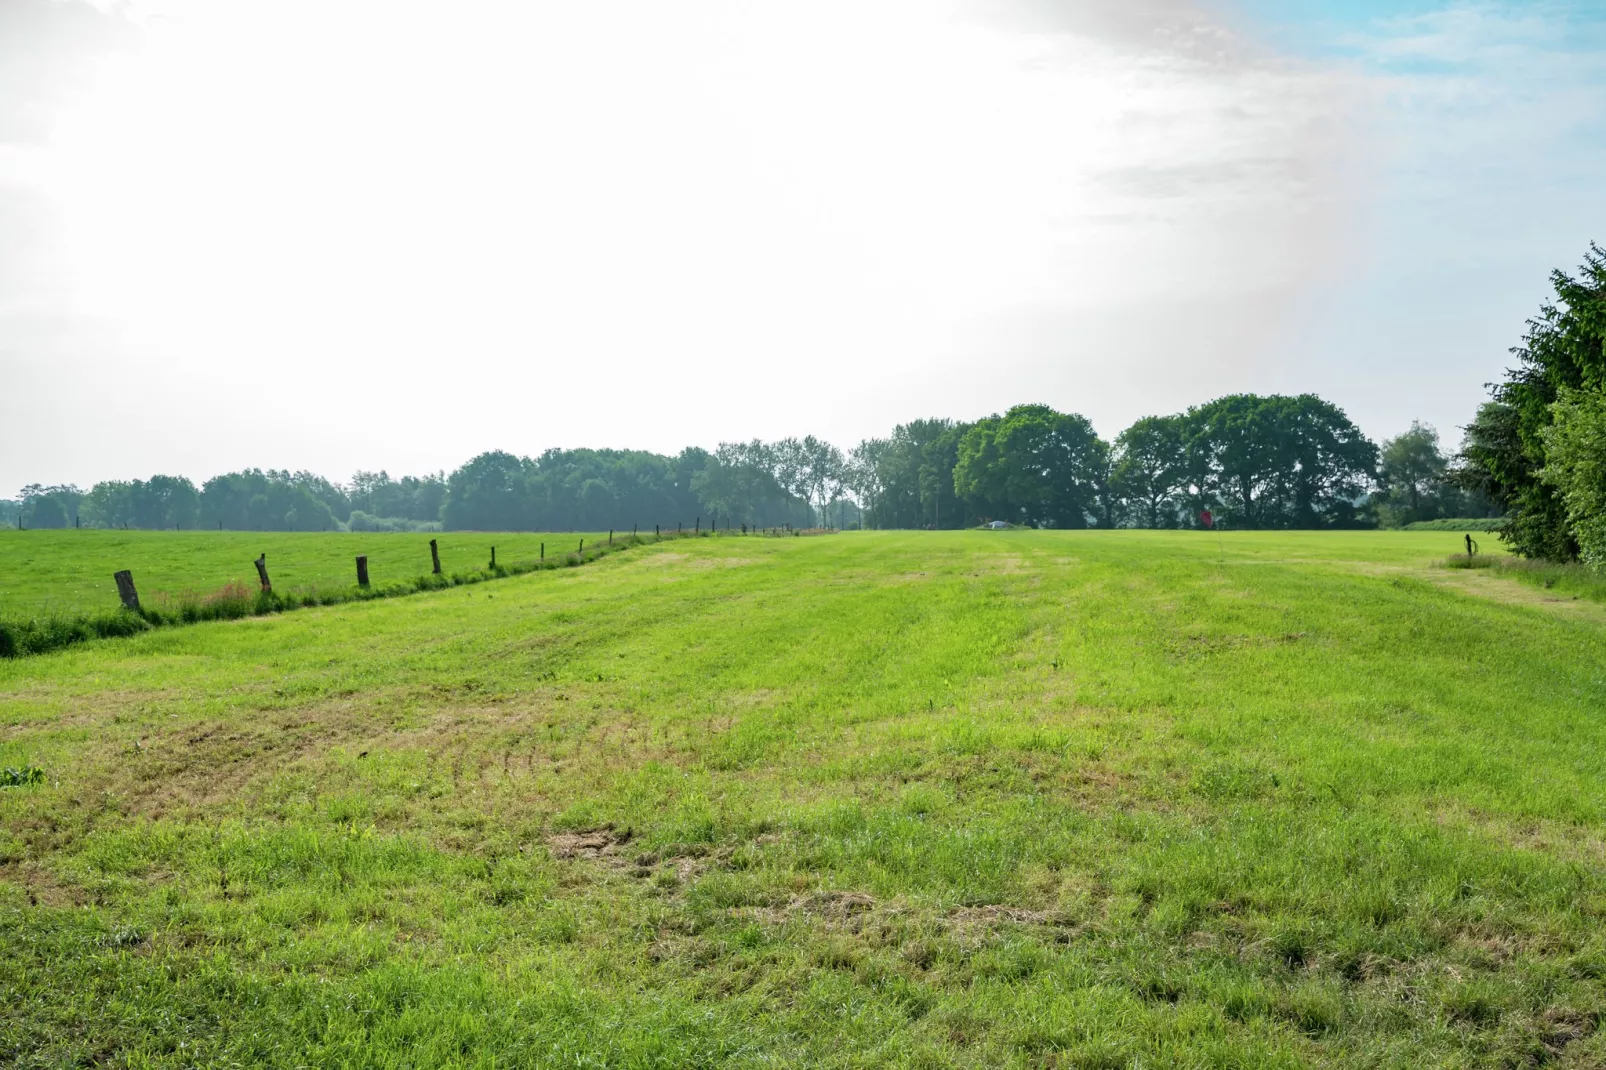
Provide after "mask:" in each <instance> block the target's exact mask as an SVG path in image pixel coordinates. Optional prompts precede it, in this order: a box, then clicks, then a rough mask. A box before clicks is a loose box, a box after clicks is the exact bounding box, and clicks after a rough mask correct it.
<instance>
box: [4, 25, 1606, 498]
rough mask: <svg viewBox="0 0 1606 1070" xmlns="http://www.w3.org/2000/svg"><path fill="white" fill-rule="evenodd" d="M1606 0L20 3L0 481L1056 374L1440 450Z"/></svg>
mask: <svg viewBox="0 0 1606 1070" xmlns="http://www.w3.org/2000/svg"><path fill="white" fill-rule="evenodd" d="M1602 12H1606V5H1602V4H1599V3H1581V4H1565V3H1558V4H1549V3H1473V4H1467V3H1454V4H1442V3H1424V2H1418V0H1401V2H1397V3H1395V2H1384V0H1308V2H1306V3H1298V2H1293V0H1286V2H1285V0H1275V2H1274V0H1217V2H1209V0H1199V2H1197V3H1195V2H1190V0H1080V2H1063V3H1062V2H1056V0H807V2H788V3H780V2H764V0H677V2H674V3H665V2H663V0H603V2H586V3H576V2H569V3H555V2H554V3H544V2H528V0H526V2H512V0H509V2H505V3H496V2H489V0H485V2H481V0H454V2H453V3H450V4H445V3H434V4H424V3H416V4H415V3H405V2H397V0H384V2H381V0H372V2H365V0H271V2H270V0H189V2H186V0H131V2H129V3H122V4H108V3H101V4H98V5H91V4H87V3H81V2H77V0H0V496H4V495H7V494H10V493H13V492H14V490H15V488H16V487H18V486H20V485H22V484H23V483H27V482H44V483H52V482H77V483H79V484H82V485H86V486H87V485H88V484H90V483H92V482H95V481H96V480H99V479H106V478H135V477H140V478H143V477H148V476H149V475H151V474H153V473H156V472H163V473H173V474H185V475H189V476H190V477H192V478H194V479H196V480H197V481H199V480H201V479H204V478H206V477H208V476H210V475H213V474H216V473H217V472H220V471H226V470H229V469H233V468H238V467H243V466H263V467H288V468H309V469H312V470H315V471H318V472H321V473H324V474H326V475H329V476H331V477H333V478H337V479H340V478H344V477H346V476H348V475H349V474H350V473H351V472H352V471H353V470H355V469H357V468H381V467H383V468H387V469H389V470H390V471H391V473H392V474H397V475H399V474H402V473H415V472H423V471H432V470H436V469H441V468H446V469H450V468H453V467H455V466H456V465H458V464H460V463H461V462H462V461H464V460H466V459H467V458H468V457H470V456H471V455H473V454H475V453H478V452H480V451H482V450H485V449H491V448H501V449H508V450H512V451H514V452H518V453H535V452H539V451H540V450H542V449H544V448H547V447H551V446H628V447H639V448H647V449H654V450H660V451H664V452H674V451H677V450H679V449H680V448H681V447H682V446H685V445H690V444H697V445H703V446H708V447H712V446H714V445H715V444H716V443H717V442H718V441H720V440H722V439H736V438H748V437H752V436H760V437H764V438H775V437H780V436H783V435H789V434H797V435H802V434H808V433H812V434H816V435H820V436H822V437H826V438H829V439H831V440H833V441H835V442H837V443H838V444H839V445H841V446H843V447H849V446H851V445H853V444H854V443H855V442H857V441H858V440H859V439H861V438H863V437H866V436H871V435H881V434H885V433H886V432H887V431H889V430H890V428H891V427H892V425H893V424H895V423H898V422H901V421H905V420H908V419H912V418H916V417H921V416H929V415H943V416H952V417H958V418H975V417H978V416H982V415H986V414H987V413H989V412H993V411H999V410H1002V409H1004V408H1007V407H1008V406H1009V405H1012V404H1016V403H1019V402H1027V401H1040V402H1045V403H1047V404H1050V405H1053V406H1055V407H1057V408H1060V409H1065V410H1071V411H1076V412H1081V413H1084V414H1085V415H1087V416H1088V417H1090V418H1091V419H1092V420H1093V422H1094V423H1095V425H1096V426H1097V427H1098V428H1099V430H1100V431H1101V432H1102V433H1103V434H1104V435H1105V436H1106V437H1113V436H1114V435H1116V434H1117V433H1119V431H1120V430H1121V429H1122V428H1123V427H1124V426H1125V425H1126V424H1127V423H1129V422H1130V421H1131V420H1133V419H1134V418H1136V417H1138V416H1142V415H1146V414H1151V413H1164V412H1173V411H1177V410H1180V409H1182V408H1185V407H1186V406H1187V405H1189V404H1193V403H1198V402H1202V401H1205V400H1208V399H1209V398H1211V397H1214V396H1217V395H1220V394H1223V393H1227V392H1232V391H1240V390H1252V391H1259V392H1267V393H1270V392H1285V393H1292V392H1302V391H1315V392H1318V393H1320V394H1323V395H1324V396H1326V397H1328V398H1330V399H1332V400H1333V401H1335V402H1337V403H1338V404H1340V405H1341V406H1343V407H1344V408H1345V409H1346V410H1347V411H1348V412H1349V413H1350V415H1351V416H1352V417H1353V418H1355V420H1356V421H1357V422H1358V423H1360V424H1361V426H1362V427H1363V428H1364V429H1365V430H1366V431H1367V432H1368V433H1369V434H1371V435H1373V436H1374V437H1379V438H1381V437H1384V436H1388V435H1392V434H1395V433H1398V432H1399V431H1401V430H1403V429H1404V428H1405V427H1406V426H1407V425H1408V424H1409V422H1410V421H1411V420H1412V419H1413V418H1420V419H1424V420H1427V421H1429V422H1432V423H1434V424H1436V425H1438V426H1439V428H1440V429H1441V431H1443V432H1444V434H1445V438H1446V439H1448V440H1450V441H1451V442H1452V443H1453V442H1454V441H1456V440H1458V439H1459V431H1458V429H1457V428H1458V425H1460V424H1462V423H1464V422H1466V420H1467V419H1468V418H1469V417H1470V416H1471V414H1472V412H1473V410H1474V408H1475V407H1476V405H1477V403H1478V402H1479V400H1480V399H1481V398H1482V397H1483V394H1484V390H1483V384H1484V383H1485V382H1487V381H1489V380H1490V379H1493V378H1496V377H1498V376H1499V374H1500V372H1501V370H1502V369H1503V368H1504V367H1505V366H1506V365H1507V363H1508V362H1509V358H1508V356H1507V354H1506V350H1507V348H1508V347H1509V346H1511V345H1513V344H1515V342H1516V341H1517V339H1518V337H1519V335H1520V333H1521V329H1522V324H1523V321H1524V319H1526V318H1527V317H1528V316H1530V315H1532V314H1533V313H1534V311H1535V310H1536V309H1537V307H1538V304H1539V302H1540V300H1541V299H1542V298H1543V297H1544V295H1545V293H1546V291H1547V275H1548V273H1549V271H1550V270H1551V269H1552V268H1556V267H1566V268H1570V267H1572V266H1573V265H1575V264H1576V263H1577V262H1578V260H1579V259H1580V257H1581V255H1582V253H1583V252H1584V250H1585V248H1586V246H1587V243H1588V242H1589V241H1590V240H1591V239H1595V240H1602V241H1606V180H1603V176H1606V19H1603V15H1602Z"/></svg>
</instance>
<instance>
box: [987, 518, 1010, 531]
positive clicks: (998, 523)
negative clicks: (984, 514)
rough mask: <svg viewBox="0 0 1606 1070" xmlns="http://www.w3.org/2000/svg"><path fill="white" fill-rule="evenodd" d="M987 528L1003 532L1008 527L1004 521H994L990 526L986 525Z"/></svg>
mask: <svg viewBox="0 0 1606 1070" xmlns="http://www.w3.org/2000/svg"><path fill="white" fill-rule="evenodd" d="M987 526H988V527H990V528H992V529H993V530H994V531H1003V530H1004V529H1005V528H1007V527H1009V524H1008V523H1007V522H1006V521H1003V520H994V521H993V522H992V523H991V524H988V525H987Z"/></svg>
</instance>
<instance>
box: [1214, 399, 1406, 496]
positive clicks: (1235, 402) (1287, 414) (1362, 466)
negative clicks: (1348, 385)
mask: <svg viewBox="0 0 1606 1070" xmlns="http://www.w3.org/2000/svg"><path fill="white" fill-rule="evenodd" d="M1185 420H1186V424H1187V427H1188V435H1187V439H1188V442H1187V455H1186V458H1187V459H1186V463H1187V465H1188V467H1189V469H1190V472H1191V476H1190V490H1191V495H1190V496H1191V497H1192V498H1193V500H1194V502H1195V503H1197V504H1201V505H1205V506H1209V507H1212V508H1214V509H1215V510H1216V511H1218V512H1219V513H1220V514H1221V515H1222V517H1223V520H1224V521H1225V522H1226V523H1228V524H1229V525H1231V526H1233V527H1244V528H1323V527H1352V526H1356V525H1357V524H1358V523H1359V522H1360V521H1359V517H1358V510H1357V503H1358V502H1359V501H1360V499H1361V497H1362V495H1363V493H1364V492H1365V490H1366V488H1367V487H1368V486H1369V485H1370V484H1371V482H1372V481H1373V480H1374V479H1375V477H1376V472H1377V447H1376V446H1375V445H1374V444H1373V443H1372V442H1371V441H1370V440H1368V439H1367V438H1366V436H1365V435H1363V434H1361V431H1360V429H1359V428H1358V427H1356V426H1355V425H1354V424H1353V423H1352V422H1351V421H1350V419H1349V418H1348V417H1347V416H1345V415H1344V412H1343V410H1341V409H1339V408H1338V407H1337V406H1336V405H1333V404H1332V403H1331V402H1328V401H1323V400H1322V399H1321V398H1319V397H1317V396H1316V395H1314V394H1301V395H1299V396H1297V397H1287V396H1282V395H1272V396H1265V397H1263V396H1259V395H1255V394H1234V395H1230V396H1228V397H1224V398H1218V399H1217V400H1215V401H1212V402H1210V403H1209V404H1206V405H1201V406H1197V407H1195V408H1193V409H1189V410H1188V413H1187V415H1186V417H1185Z"/></svg>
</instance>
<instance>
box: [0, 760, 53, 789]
mask: <svg viewBox="0 0 1606 1070" xmlns="http://www.w3.org/2000/svg"><path fill="white" fill-rule="evenodd" d="M44 782H45V771H44V770H43V769H40V768H39V767H38V766H34V765H24V766H21V767H20V768H19V767H17V766H7V767H6V768H4V769H0V788H21V787H27V786H29V785H31V784H43V783H44Z"/></svg>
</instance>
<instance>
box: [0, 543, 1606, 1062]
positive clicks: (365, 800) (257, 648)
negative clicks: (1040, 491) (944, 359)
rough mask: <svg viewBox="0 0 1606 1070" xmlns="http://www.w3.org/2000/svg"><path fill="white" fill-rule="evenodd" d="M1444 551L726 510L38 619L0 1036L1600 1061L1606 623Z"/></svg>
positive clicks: (978, 1058) (1004, 1057) (12, 746)
mask: <svg viewBox="0 0 1606 1070" xmlns="http://www.w3.org/2000/svg"><path fill="white" fill-rule="evenodd" d="M1442 554H1443V548H1442V546H1441V544H1440V542H1438V541H1435V540H1433V539H1430V538H1427V537H1419V536H1411V535H1384V534H1375V535H1369V536H1365V537H1362V536H1355V535H1347V534H1346V535H1335V536H1332V537H1331V538H1330V539H1319V538H1318V539H1311V538H1306V537H1303V536H1300V537H1293V536H1277V535H1265V536H1261V535H1251V534H1241V533H1229V534H1227V535H1225V536H1222V537H1217V536H1215V535H1214V534H1212V535H1211V536H1210V537H1209V538H1193V537H1192V533H1169V534H1167V533H1155V534H1152V535H1150V534H1138V533H1093V532H1089V533H1039V532H1020V533H1008V534H1007V535H1006V536H1004V537H1002V538H1000V537H995V536H993V535H991V534H988V533H946V532H945V533H910V534H902V535H876V534H855V535H844V536H841V537H838V538H833V539H812V540H793V539H787V540H781V539H776V540H748V541H745V542H744V541H741V540H736V539H730V540H724V539H719V540H706V539H705V540H698V541H694V542H693V541H688V542H684V543H679V544H671V545H665V546H663V547H661V548H647V549H645V550H644V551H643V552H642V553H639V554H635V553H633V554H630V555H623V556H619V557H614V558H610V559H608V560H606V561H602V562H599V563H597V565H596V566H595V567H592V568H587V569H583V570H568V571H564V572H558V573H546V574H541V575H532V576H526V577H522V578H518V579H513V580H509V581H508V582H506V583H502V584H498V585H495V588H494V590H493V589H492V588H486V587H481V588H472V587H466V588H457V589H451V590H443V591H438V592H433V593H430V594H427V595H424V596H422V597H420V598H417V599H408V600H404V601H399V602H397V601H392V602H380V603H374V604H368V605H341V606H334V607H327V608H322V609H317V610H313V611H309V612H303V613H296V614H291V615H287V616H282V617H271V618H265V619H258V620H248V621H242V622H239V623H237V624H234V625H227V626H205V627H198V628H189V629H174V630H166V631H157V632H151V633H146V634H142V635H139V636H135V637H131V638H129V639H126V640H119V641H115V642H108V643H102V644H94V645H90V646H85V647H78V648H74V649H70V650H66V651H63V652H60V653H58V654H54V655H50V656H47V657H43V658H36V659H27V660H22V661H13V662H8V663H4V664H0V766H15V767H23V766H29V767H32V768H37V769H42V770H44V771H45V776H44V778H43V780H42V782H34V783H30V784H27V785H19V786H17V787H14V788H8V789H6V790H4V791H0V830H4V831H3V832H0V1062H4V1063H7V1064H9V1065H18V1066H56V1065H63V1064H67V1065H72V1064H74V1063H80V1064H93V1063H96V1062H99V1063H102V1064H109V1065H138V1066H187V1065H197V1064H200V1065H215V1064H227V1063H230V1062H235V1063H244V1064H292V1065H293V1064H296V1063H301V1064H307V1065H344V1066H376V1067H377V1066H397V1065H447V1066H450V1065H457V1066H491V1065H500V1066H508V1065H512V1066H575V1067H579V1066H621V1067H627V1066H628V1067H640V1066H775V1065H816V1066H840V1067H849V1066H855V1067H857V1066H883V1065H885V1066H977V1067H980V1066H1018V1067H1045V1066H1055V1067H1067V1066H1103V1067H1116V1066H1140V1065H1142V1066H1197V1067H1206V1066H1211V1067H1220V1066H1243V1067H1249V1066H1254V1067H1283V1066H1287V1067H1294V1066H1311V1065H1316V1066H1345V1067H1348V1066H1398V1067H1408V1066H1409V1067H1416V1066H1424V1065H1431V1066H1463V1067H1482V1066H1502V1065H1504V1066H1526V1065H1545V1064H1552V1065H1561V1066H1590V1065H1598V1064H1599V1063H1600V1062H1601V1061H1602V1059H1603V1058H1606V1047H1603V1046H1602V1036H1601V1032H1600V1030H1599V1016H1600V1013H1601V1008H1602V1007H1603V1006H1606V980H1603V978H1606V937H1603V935H1602V933H1603V930H1606V926H1603V925H1602V920H1603V915H1606V876H1603V872H1602V866H1601V859H1602V857H1603V831H1606V826H1603V822H1606V790H1603V785H1606V758H1603V755H1606V747H1603V746H1602V744H1603V743H1606V739H1603V737H1606V726H1603V725H1602V724H1601V721H1600V718H1599V716H1598V711H1599V710H1600V709H1601V708H1602V707H1603V705H1606V673H1603V672H1602V668H1603V665H1606V644H1603V640H1602V632H1601V629H1600V628H1599V626H1596V625H1591V624H1589V623H1587V622H1582V621H1577V620H1571V619H1563V618H1560V617H1554V616H1550V615H1547V614H1546V613H1545V612H1543V611H1541V610H1539V609H1536V608H1532V607H1521V606H1512V605H1504V604H1500V603H1495V602H1492V601H1483V600H1479V599H1477V598H1472V597H1467V596H1466V595H1464V594H1462V593H1459V592H1457V591H1453V590H1447V589H1444V588H1443V587H1441V586H1439V585H1437V584H1435V583H1433V582H1431V576H1430V575H1428V574H1426V572H1425V571H1424V574H1423V575H1420V576H1416V575H1412V574H1410V573H1409V572H1408V571H1404V570H1402V568H1401V566H1400V563H1401V562H1402V561H1408V560H1416V561H1418V562H1419V563H1420V564H1419V567H1421V568H1423V569H1424V570H1426V569H1427V568H1430V567H1431V565H1432V562H1434V561H1435V560H1436V559H1437V558H1438V557H1440V556H1442ZM1369 564H1382V565H1387V566H1388V568H1387V569H1386V570H1378V571H1375V572H1369V571H1367V570H1366V569H1364V568H1358V567H1357V566H1358V565H1369Z"/></svg>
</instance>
